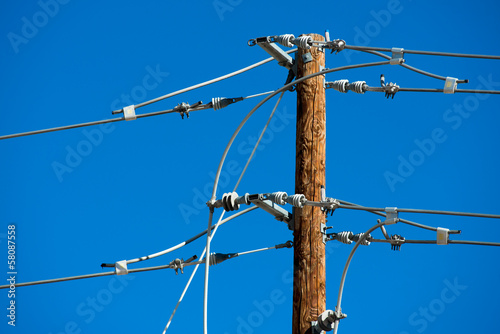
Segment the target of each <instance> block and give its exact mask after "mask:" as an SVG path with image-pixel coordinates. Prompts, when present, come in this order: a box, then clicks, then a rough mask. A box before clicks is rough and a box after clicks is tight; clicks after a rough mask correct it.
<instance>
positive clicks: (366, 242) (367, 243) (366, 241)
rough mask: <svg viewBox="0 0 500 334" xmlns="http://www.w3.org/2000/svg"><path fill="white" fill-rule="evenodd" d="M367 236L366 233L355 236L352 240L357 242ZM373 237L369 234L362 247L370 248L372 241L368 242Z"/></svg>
mask: <svg viewBox="0 0 500 334" xmlns="http://www.w3.org/2000/svg"><path fill="white" fill-rule="evenodd" d="M364 235H365V234H364V233H358V234H355V235H354V236H353V237H352V240H356V242H357V241H358V240H359V239H361V238H362V237H363V236H364ZM371 237H372V236H371V235H369V234H368V236H367V237H366V239H365V240H363V242H362V243H361V245H363V246H369V245H370V241H368V239H370V238H371Z"/></svg>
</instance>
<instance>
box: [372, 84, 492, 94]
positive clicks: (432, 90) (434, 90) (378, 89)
mask: <svg viewBox="0 0 500 334" xmlns="http://www.w3.org/2000/svg"><path fill="white" fill-rule="evenodd" d="M363 88H364V89H365V90H366V91H368V92H381V93H385V90H384V87H370V86H368V85H365V86H364V87H363ZM443 91H444V89H442V88H441V89H440V88H402V87H400V88H398V92H421V93H442V92H443ZM455 93H473V94H500V90H484V89H455Z"/></svg>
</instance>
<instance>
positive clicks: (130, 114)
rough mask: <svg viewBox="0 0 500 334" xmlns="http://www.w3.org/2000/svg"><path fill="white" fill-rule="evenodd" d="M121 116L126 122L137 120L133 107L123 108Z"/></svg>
mask: <svg viewBox="0 0 500 334" xmlns="http://www.w3.org/2000/svg"><path fill="white" fill-rule="evenodd" d="M123 115H124V116H125V120H126V121H133V120H134V119H137V116H136V114H135V106H134V105H131V106H128V107H125V108H123Z"/></svg>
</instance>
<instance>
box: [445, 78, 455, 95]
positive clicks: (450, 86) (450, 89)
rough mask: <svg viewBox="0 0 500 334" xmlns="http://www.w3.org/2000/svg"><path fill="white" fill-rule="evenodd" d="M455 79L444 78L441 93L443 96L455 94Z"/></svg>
mask: <svg viewBox="0 0 500 334" xmlns="http://www.w3.org/2000/svg"><path fill="white" fill-rule="evenodd" d="M457 80H458V79H457V78H452V77H446V81H445V82H444V88H443V93H444V94H455V89H456V88H457Z"/></svg>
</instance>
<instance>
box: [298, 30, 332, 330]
mask: <svg viewBox="0 0 500 334" xmlns="http://www.w3.org/2000/svg"><path fill="white" fill-rule="evenodd" d="M310 36H312V38H313V40H324V37H323V36H321V35H317V34H311V35H310ZM308 52H310V53H311V55H312V58H313V61H311V62H309V63H307V64H304V63H303V61H302V55H303V54H305V53H308ZM297 64H298V65H297V78H301V77H303V76H305V75H308V74H311V73H314V72H318V71H319V70H320V65H321V66H323V67H324V66H325V54H324V52H322V51H320V50H319V49H317V48H311V49H309V50H305V49H299V51H298V54H297ZM323 81H324V76H321V75H320V76H317V77H315V78H311V79H308V80H306V81H304V82H302V83H300V84H299V85H298V86H297V141H296V165H295V193H296V194H304V195H305V196H306V198H307V199H308V200H312V201H319V200H321V186H322V185H324V184H325V158H326V156H325V144H326V129H325V123H326V114H325V112H326V111H325V88H324V85H323ZM324 222H325V217H324V214H322V212H321V210H320V208H316V207H310V206H308V207H304V208H302V209H296V210H295V230H294V286H293V326H292V333H293V334H305V333H311V321H313V320H316V319H317V317H318V315H319V314H321V313H322V312H323V311H325V292H326V290H325V246H324V244H323V241H322V235H321V231H320V226H321V223H324Z"/></svg>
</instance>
